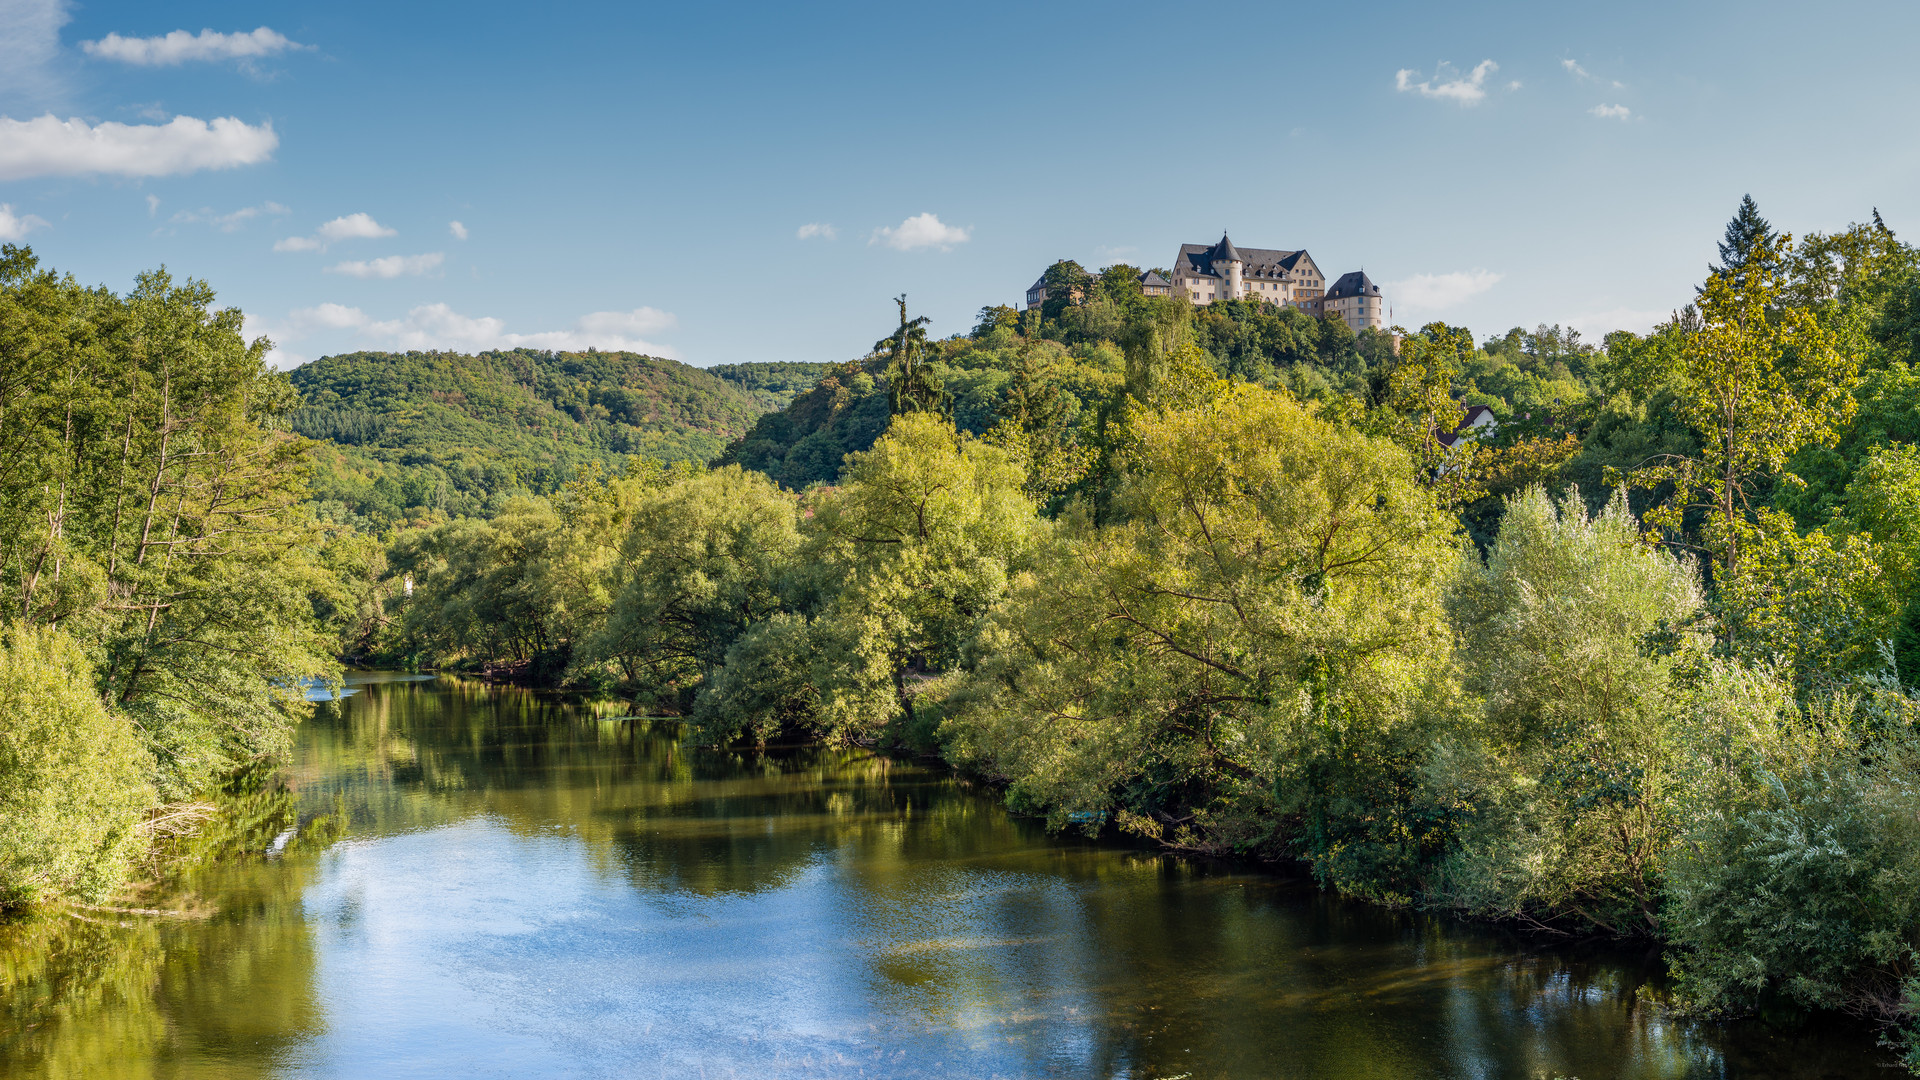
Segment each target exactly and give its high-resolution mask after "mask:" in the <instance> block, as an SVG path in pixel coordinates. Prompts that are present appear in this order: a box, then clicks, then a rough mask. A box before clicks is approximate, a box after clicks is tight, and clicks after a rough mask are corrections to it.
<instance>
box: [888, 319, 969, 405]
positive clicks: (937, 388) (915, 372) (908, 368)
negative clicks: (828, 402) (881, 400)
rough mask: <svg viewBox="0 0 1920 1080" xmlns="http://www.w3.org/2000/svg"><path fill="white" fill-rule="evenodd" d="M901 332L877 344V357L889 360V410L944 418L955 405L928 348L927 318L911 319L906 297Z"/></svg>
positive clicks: (938, 366) (939, 368)
mask: <svg viewBox="0 0 1920 1080" xmlns="http://www.w3.org/2000/svg"><path fill="white" fill-rule="evenodd" d="M896 302H897V303H898V304H899V305H900V329H899V330H898V331H896V332H895V333H894V334H893V335H892V336H890V337H887V338H883V339H881V340H880V341H878V342H875V343H874V346H873V351H874V353H875V354H877V355H880V356H884V357H886V360H887V407H888V409H889V410H890V411H891V412H893V414H894V415H896V416H897V415H899V414H901V413H910V412H925V413H933V414H935V415H940V416H944V415H946V413H947V412H948V411H949V410H950V409H951V408H952V406H953V395H952V394H950V393H948V392H947V388H946V379H945V377H944V373H943V372H942V371H941V366H940V365H939V364H938V363H936V362H935V361H934V359H933V357H932V355H931V352H932V350H931V349H929V348H928V346H927V317H926V316H925V315H921V316H919V317H917V318H913V319H909V318H907V298H906V296H905V294H902V295H901V296H900V298H899V299H898V300H897V301H896Z"/></svg>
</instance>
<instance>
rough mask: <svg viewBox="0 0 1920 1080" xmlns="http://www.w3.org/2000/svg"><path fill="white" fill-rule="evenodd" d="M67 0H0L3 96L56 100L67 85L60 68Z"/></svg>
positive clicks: (18, 99) (0, 95) (0, 93)
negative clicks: (62, 28) (61, 31)
mask: <svg viewBox="0 0 1920 1080" xmlns="http://www.w3.org/2000/svg"><path fill="white" fill-rule="evenodd" d="M67 8H68V4H67V0H0V98H4V99H10V100H13V101H14V102H16V103H18V102H23V101H31V102H33V103H34V104H36V105H49V104H54V103H56V102H57V101H58V100H59V99H60V98H61V97H62V96H63V92H64V89H65V86H64V82H65V80H63V79H62V78H61V76H60V74H59V72H58V70H57V67H58V64H59V60H60V28H61V27H62V26H65V25H66V24H67V19H68V17H69V16H68V13H67Z"/></svg>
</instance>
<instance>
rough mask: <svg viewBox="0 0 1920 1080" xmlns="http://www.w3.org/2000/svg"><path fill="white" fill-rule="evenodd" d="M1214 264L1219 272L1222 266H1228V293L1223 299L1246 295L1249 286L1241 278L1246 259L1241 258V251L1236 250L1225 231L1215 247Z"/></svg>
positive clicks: (1226, 290) (1235, 298)
mask: <svg viewBox="0 0 1920 1080" xmlns="http://www.w3.org/2000/svg"><path fill="white" fill-rule="evenodd" d="M1213 266H1214V272H1215V273H1219V272H1220V269H1221V268H1222V267H1225V268H1226V275H1225V276H1226V285H1225V292H1226V295H1225V296H1223V297H1221V299H1223V300H1238V299H1240V298H1241V297H1242V296H1245V295H1246V291H1247V287H1246V285H1245V284H1243V283H1242V282H1241V280H1240V272H1241V271H1242V270H1243V269H1245V268H1246V260H1244V259H1242V258H1240V252H1239V251H1237V250H1235V248H1234V246H1233V241H1231V240H1229V239H1227V234H1226V233H1224V232H1223V233H1221V234H1220V242H1219V243H1218V244H1215V245H1214V247H1213Z"/></svg>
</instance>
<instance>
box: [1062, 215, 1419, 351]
mask: <svg viewBox="0 0 1920 1080" xmlns="http://www.w3.org/2000/svg"><path fill="white" fill-rule="evenodd" d="M1140 291H1141V292H1143V293H1145V294H1147V295H1149V296H1184V297H1186V298H1187V300H1188V301H1190V302H1192V303H1195V304H1211V303H1213V302H1214V301H1216V300H1250V299H1259V300H1265V301H1267V302H1268V303H1270V304H1285V305H1287V306H1289V307H1295V308H1299V309H1300V310H1301V311H1304V312H1306V313H1308V314H1309V315H1321V314H1323V313H1331V314H1334V315H1338V316H1340V318H1342V319H1344V320H1345V321H1346V324H1347V325H1348V326H1350V327H1352V328H1353V329H1354V331H1355V332H1358V331H1361V330H1364V329H1367V328H1369V327H1371V328H1373V329H1375V330H1378V329H1381V328H1383V327H1385V326H1386V313H1385V311H1384V310H1383V309H1384V305H1385V298H1384V297H1382V296H1381V295H1380V286H1378V285H1375V284H1374V283H1373V281H1372V280H1371V279H1369V278H1368V277H1367V275H1366V273H1365V272H1364V271H1360V270H1355V271H1353V272H1351V273H1347V274H1342V275H1340V277H1339V279H1338V280H1336V281H1335V282H1334V283H1333V284H1332V285H1328V284H1327V280H1326V277H1325V276H1324V275H1323V274H1322V273H1321V271H1320V267H1319V265H1318V264H1316V263H1315V262H1314V261H1313V256H1311V255H1309V254H1307V253H1306V252H1305V251H1304V250H1302V251H1280V250H1277V249H1272V248H1237V247H1235V246H1234V245H1233V241H1232V240H1229V239H1227V237H1226V235H1225V234H1224V233H1223V234H1222V235H1221V237H1220V242H1219V243H1217V244H1181V245H1180V254H1179V256H1178V257H1177V258H1175V259H1174V262H1173V270H1172V273H1171V280H1169V279H1168V278H1163V277H1161V276H1160V275H1159V274H1156V273H1153V272H1152V271H1147V272H1146V273H1143V274H1141V275H1140ZM1046 298H1047V290H1046V285H1045V279H1044V276H1043V278H1042V280H1040V281H1036V282H1034V283H1033V286H1032V287H1031V288H1029V289H1028V290H1027V306H1028V307H1030V308H1034V307H1039V306H1040V305H1041V304H1042V303H1044V302H1045V301H1046Z"/></svg>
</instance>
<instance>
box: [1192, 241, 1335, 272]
mask: <svg viewBox="0 0 1920 1080" xmlns="http://www.w3.org/2000/svg"><path fill="white" fill-rule="evenodd" d="M1223 244H1224V245H1226V247H1227V249H1228V250H1230V251H1232V252H1233V256H1234V257H1237V258H1238V259H1239V260H1240V262H1241V263H1243V264H1244V265H1243V266H1242V267H1241V269H1240V272H1241V273H1242V274H1243V275H1245V276H1247V277H1256V278H1262V277H1270V278H1277V277H1284V276H1285V275H1286V274H1287V272H1288V271H1290V270H1292V269H1293V268H1294V267H1296V266H1298V265H1299V264H1300V260H1301V259H1302V258H1306V259H1308V260H1309V261H1311V258H1312V257H1311V256H1309V255H1307V253H1306V251H1304V250H1301V251H1279V250H1277V249H1274V248H1235V247H1234V246H1233V241H1231V240H1228V239H1227V238H1226V237H1224V236H1222V237H1221V238H1220V243H1219V244H1211V245H1209V244H1181V245H1180V257H1179V258H1177V259H1175V260H1174V263H1173V272H1174V273H1175V274H1176V275H1180V274H1194V275H1198V276H1200V277H1225V276H1226V273H1227V269H1226V267H1224V266H1223V267H1221V268H1220V269H1219V270H1218V271H1216V270H1214V268H1213V261H1214V260H1215V259H1220V260H1221V261H1223V262H1224V261H1225V260H1226V259H1227V257H1228V256H1227V255H1226V253H1225V252H1223V251H1222V250H1221V245H1223Z"/></svg>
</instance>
